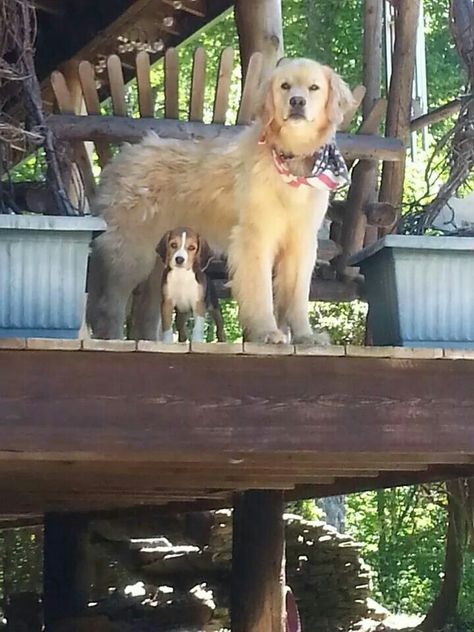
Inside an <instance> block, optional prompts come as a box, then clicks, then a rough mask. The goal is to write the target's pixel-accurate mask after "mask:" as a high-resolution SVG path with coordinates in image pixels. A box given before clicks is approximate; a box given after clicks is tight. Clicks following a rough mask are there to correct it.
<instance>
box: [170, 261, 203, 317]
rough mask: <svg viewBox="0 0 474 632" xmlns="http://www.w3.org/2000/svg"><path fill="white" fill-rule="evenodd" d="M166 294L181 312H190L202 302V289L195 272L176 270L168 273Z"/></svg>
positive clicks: (182, 269)
mask: <svg viewBox="0 0 474 632" xmlns="http://www.w3.org/2000/svg"><path fill="white" fill-rule="evenodd" d="M164 293H165V297H166V298H167V299H169V300H170V301H172V302H173V304H174V305H175V306H176V307H177V308H178V309H179V311H180V312H189V311H191V310H192V311H194V308H195V307H196V303H197V302H198V301H199V300H200V298H201V295H202V288H201V286H200V285H199V283H198V282H197V280H196V275H195V274H194V271H193V270H186V269H184V268H174V269H173V270H170V271H169V272H168V276H167V278H166V285H165V288H164Z"/></svg>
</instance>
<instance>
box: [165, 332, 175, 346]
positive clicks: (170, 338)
mask: <svg viewBox="0 0 474 632" xmlns="http://www.w3.org/2000/svg"><path fill="white" fill-rule="evenodd" d="M162 341H163V342H165V343H166V344H171V343H173V342H174V338H173V330H172V329H167V330H166V331H164V332H163V338H162Z"/></svg>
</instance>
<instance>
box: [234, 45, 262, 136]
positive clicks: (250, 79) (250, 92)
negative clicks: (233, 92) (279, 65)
mask: <svg viewBox="0 0 474 632" xmlns="http://www.w3.org/2000/svg"><path fill="white" fill-rule="evenodd" d="M262 63H263V55H262V53H254V54H253V55H252V57H251V58H250V61H249V66H248V68H247V73H246V75H245V84H244V88H243V90H242V98H241V100H240V107H239V112H238V114H237V123H238V124H245V123H250V122H251V120H252V115H253V111H254V107H255V94H256V93H257V91H258V87H259V84H260V78H261V75H262Z"/></svg>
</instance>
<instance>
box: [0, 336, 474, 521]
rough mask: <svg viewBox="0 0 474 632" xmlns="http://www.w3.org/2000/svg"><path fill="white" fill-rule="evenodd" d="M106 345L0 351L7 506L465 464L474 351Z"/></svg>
mask: <svg viewBox="0 0 474 632" xmlns="http://www.w3.org/2000/svg"><path fill="white" fill-rule="evenodd" d="M69 342H72V343H74V342H75V341H69ZM94 343H98V344H96V345H95V346H94V345H93V346H91V349H92V348H96V349H100V348H101V347H100V344H101V341H94ZM102 344H103V345H104V347H103V348H104V349H106V348H110V349H115V351H114V352H109V353H107V352H105V351H102V352H97V351H96V352H93V351H54V350H50V351H40V350H31V351H28V350H17V351H15V350H11V351H8V350H1V351H0V382H1V384H2V389H1V392H0V410H1V411H2V424H1V425H0V494H1V497H2V512H4V513H5V514H21V513H25V514H28V513H41V512H42V511H44V510H49V511H54V510H56V511H58V510H65V509H69V510H73V511H74V510H76V511H79V510H83V511H86V510H99V509H113V508H116V507H117V508H118V507H127V506H136V505H140V504H141V505H164V504H167V503H177V504H181V505H182V507H185V506H188V508H189V505H190V504H192V502H193V501H198V502H199V503H202V505H203V506H206V503H207V506H214V507H215V506H219V505H225V504H226V503H228V501H229V497H230V494H231V493H232V491H233V490H241V491H244V490H248V489H280V490H282V489H286V490H289V492H291V490H292V489H293V488H295V493H299V494H301V495H304V494H306V493H308V490H309V489H312V490H313V494H311V493H310V494H309V495H314V490H315V489H317V490H318V493H319V495H322V494H323V492H322V490H323V489H330V490H331V492H333V493H337V492H335V491H334V490H336V489H337V488H339V489H344V490H345V491H348V490H350V489H355V488H357V487H358V486H360V485H361V484H365V485H366V486H367V487H369V488H372V489H375V488H377V487H378V486H383V485H384V484H385V482H386V480H387V479H386V477H387V476H388V475H390V476H391V477H392V478H390V483H391V484H394V485H395V484H396V481H397V480H400V481H408V480H418V481H419V480H423V479H425V480H431V478H432V477H433V476H438V477H441V478H448V477H449V475H450V472H456V473H457V472H458V471H459V469H457V468H459V466H463V467H464V466H466V467H467V468H471V470H472V469H474V468H473V460H472V456H471V455H472V454H474V422H473V420H472V407H473V406H474V396H473V394H472V388H471V384H472V379H473V377H474V361H472V360H448V359H445V358H440V359H435V360H427V359H417V358H416V355H414V354H412V356H409V355H408V356H407V355H406V354H405V356H404V357H403V355H401V356H400V359H390V358H388V357H386V358H383V357H380V358H377V357H370V356H369V357H355V356H344V355H332V356H329V355H328V354H329V353H332V351H330V350H328V351H326V352H325V351H324V350H321V349H320V350H319V354H321V353H322V354H324V353H325V354H326V355H306V356H298V355H296V356H291V355H288V356H284V355H281V354H280V351H281V352H282V353H291V350H290V351H289V352H288V351H286V349H285V348H284V347H282V348H277V347H275V348H273V347H267V348H265V349H263V348H262V349H258V348H252V349H254V350H253V351H250V352H251V353H257V352H259V351H260V352H261V353H266V354H268V353H271V352H273V351H274V349H277V350H278V351H279V355H278V357H277V358H275V357H264V356H256V355H253V356H245V355H240V356H238V355H237V356H235V355H234V356H232V355H225V354H224V355H223V354H221V353H219V354H205V353H201V352H198V353H191V354H187V353H178V354H175V353H152V352H151V353H150V352H148V353H144V352H137V351H134V349H135V348H136V347H135V346H134V344H133V343H132V344H131V346H130V348H129V347H127V346H126V345H125V346H124V345H120V344H119V345H115V346H113V345H110V346H109V347H108V346H107V343H106V342H105V343H102ZM208 346H209V347H213V346H214V345H208ZM39 348H40V345H38V346H37V349H39ZM51 348H52V346H51V347H50V349H51ZM78 348H79V347H78ZM120 349H123V350H124V351H125V350H127V352H124V353H120ZM226 349H227V347H226ZM331 349H333V351H334V352H336V351H337V348H331ZM302 351H303V352H304V350H302ZM369 351H371V352H373V353H374V354H375V353H376V352H377V349H375V350H369ZM405 351H406V350H405ZM423 351H424V350H423ZM231 352H232V351H231V350H227V353H231ZM240 352H242V348H240ZM316 352H317V349H315V350H314V353H316ZM343 353H344V350H342V354H343ZM360 353H362V352H360ZM384 353H387V354H389V355H390V350H388V351H384ZM425 357H426V356H425ZM407 358H409V359H407ZM374 376H377V377H376V379H374ZM262 429H264V432H262ZM436 464H438V465H442V464H444V465H447V466H449V467H446V468H444V469H441V470H439V469H438V470H436V471H435V470H431V469H429V466H431V465H433V466H435V465H436ZM410 472H411V474H410ZM410 476H412V477H414V478H413V479H410ZM291 493H293V492H291Z"/></svg>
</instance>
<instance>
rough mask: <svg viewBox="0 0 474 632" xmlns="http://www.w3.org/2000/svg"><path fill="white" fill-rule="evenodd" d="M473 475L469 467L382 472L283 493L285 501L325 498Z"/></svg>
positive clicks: (301, 487)
mask: <svg viewBox="0 0 474 632" xmlns="http://www.w3.org/2000/svg"><path fill="white" fill-rule="evenodd" d="M472 475H473V468H472V466H470V467H462V466H457V467H452V466H451V467H433V468H431V469H430V470H428V471H425V472H384V473H383V474H381V475H380V476H379V477H378V478H376V479H371V480H370V481H369V480H367V479H365V480H364V479H358V478H354V479H351V480H349V479H346V480H337V481H336V482H335V483H334V484H333V485H321V486H318V485H315V486H313V485H298V486H297V487H295V489H294V490H289V491H286V492H285V500H287V501H292V500H299V499H302V498H326V497H329V496H338V495H341V494H343V495H345V494H357V493H360V492H367V491H371V490H375V489H390V488H392V487H404V486H406V485H423V484H429V483H438V482H442V481H449V480H454V479H457V478H469V477H471V476H472Z"/></svg>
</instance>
